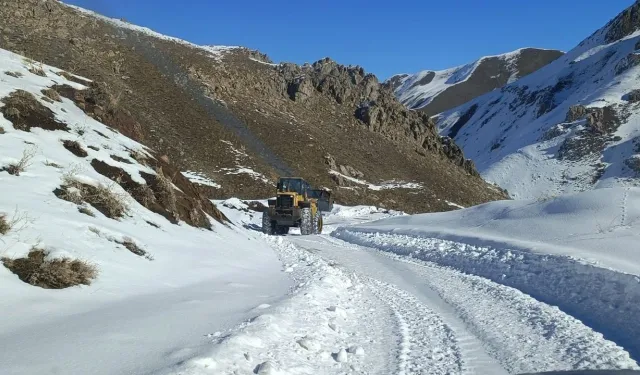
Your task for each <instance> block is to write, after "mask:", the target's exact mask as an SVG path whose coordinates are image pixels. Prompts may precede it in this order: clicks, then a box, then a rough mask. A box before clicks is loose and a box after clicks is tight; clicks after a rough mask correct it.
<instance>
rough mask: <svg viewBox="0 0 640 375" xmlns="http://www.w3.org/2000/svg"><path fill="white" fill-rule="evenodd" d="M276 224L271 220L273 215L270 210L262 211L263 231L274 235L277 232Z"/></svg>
mask: <svg viewBox="0 0 640 375" xmlns="http://www.w3.org/2000/svg"><path fill="white" fill-rule="evenodd" d="M275 227H276V226H275V225H274V224H273V222H272V221H271V217H270V216H269V213H268V212H263V213H262V233H264V234H268V235H272V234H274V232H275V229H276V228H275Z"/></svg>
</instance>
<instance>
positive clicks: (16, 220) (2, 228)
mask: <svg viewBox="0 0 640 375" xmlns="http://www.w3.org/2000/svg"><path fill="white" fill-rule="evenodd" d="M31 222H32V220H31V218H30V217H29V215H27V213H26V212H20V211H18V209H17V208H16V210H15V211H14V213H13V216H12V217H11V218H9V215H7V214H6V213H2V212H0V234H1V235H5V234H7V233H9V232H14V233H18V232H21V231H22V230H23V229H24V228H26V227H27V225H29V224H30V223H31Z"/></svg>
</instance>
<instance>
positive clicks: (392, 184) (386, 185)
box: [329, 170, 422, 191]
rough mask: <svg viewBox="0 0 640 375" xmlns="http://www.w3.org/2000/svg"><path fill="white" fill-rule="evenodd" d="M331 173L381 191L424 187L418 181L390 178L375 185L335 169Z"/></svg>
mask: <svg viewBox="0 0 640 375" xmlns="http://www.w3.org/2000/svg"><path fill="white" fill-rule="evenodd" d="M329 174H331V175H334V176H340V177H342V178H343V179H345V180H347V181H350V182H353V183H355V184H357V185H363V186H365V187H366V188H367V189H369V190H373V191H380V190H390V189H422V184H419V183H417V182H405V181H396V180H390V181H383V182H381V183H380V184H379V185H375V184H372V183H370V182H367V181H365V180H361V179H358V178H355V177H351V176H347V175H345V174H342V173H340V172H338V171H334V170H330V171H329Z"/></svg>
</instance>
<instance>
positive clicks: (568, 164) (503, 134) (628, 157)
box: [437, 2, 640, 198]
mask: <svg viewBox="0 0 640 375" xmlns="http://www.w3.org/2000/svg"><path fill="white" fill-rule="evenodd" d="M639 11H640V2H636V3H635V4H634V5H632V6H631V7H629V8H628V9H626V10H625V11H624V12H623V13H621V14H620V15H619V16H617V17H616V18H615V19H613V20H612V21H610V22H609V23H608V24H607V25H606V26H604V27H603V28H601V29H600V30H598V31H596V32H595V33H594V34H593V35H591V36H590V37H588V38H587V39H586V40H584V41H583V42H582V43H580V44H579V45H578V46H577V47H575V48H574V49H572V50H571V51H569V52H568V53H567V54H565V55H564V56H562V57H560V58H559V59H557V60H555V61H554V62H552V63H551V64H549V65H547V66H545V67H543V68H542V69H540V70H538V71H536V72H535V73H532V74H530V75H528V76H526V77H524V78H522V79H520V80H518V81H516V82H513V83H511V84H509V85H507V86H504V87H503V88H502V89H500V90H495V91H493V92H491V93H488V94H486V95H483V96H481V97H479V98H476V99H474V100H472V101H470V102H468V103H465V104H464V105H461V106H459V107H457V108H454V109H452V110H449V111H447V112H445V113H442V114H441V115H439V116H438V119H437V121H438V126H439V129H440V131H441V134H443V135H449V136H451V137H452V138H454V139H455V141H456V142H457V144H459V145H461V146H462V147H463V150H464V152H465V154H466V155H467V156H469V157H471V158H472V159H473V160H474V161H475V163H476V165H477V167H478V170H479V171H480V173H481V174H482V175H483V176H484V177H485V178H487V179H488V180H490V181H493V182H496V183H498V184H499V185H501V186H502V187H503V188H506V189H507V190H508V191H509V192H510V193H511V195H512V196H513V197H517V198H527V197H541V196H549V195H556V194H562V193H568V192H575V191H583V190H588V189H592V188H597V187H605V186H612V185H614V186H615V185H628V184H631V185H637V184H638V182H639V180H638V179H637V177H638V173H639V172H640V106H639V105H638V102H639V101H640V95H638V91H637V89H638V85H637V79H638V77H639V76H640V67H639V66H638V65H640V54H639V53H638V50H639V49H640V32H639V31H638V28H639V27H640V21H639V16H640V13H639Z"/></svg>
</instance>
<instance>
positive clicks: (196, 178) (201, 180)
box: [182, 171, 222, 189]
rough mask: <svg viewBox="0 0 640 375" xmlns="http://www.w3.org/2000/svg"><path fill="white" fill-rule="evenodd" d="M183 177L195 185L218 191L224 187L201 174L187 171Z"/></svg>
mask: <svg viewBox="0 0 640 375" xmlns="http://www.w3.org/2000/svg"><path fill="white" fill-rule="evenodd" d="M182 175H183V176H185V177H186V178H187V179H188V180H189V181H191V182H193V183H194V184H198V185H204V186H211V187H214V188H216V189H220V188H221V187H222V185H220V184H218V183H216V182H215V181H213V180H212V179H210V178H209V177H207V176H206V175H205V174H204V173H201V172H194V171H185V172H182Z"/></svg>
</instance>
